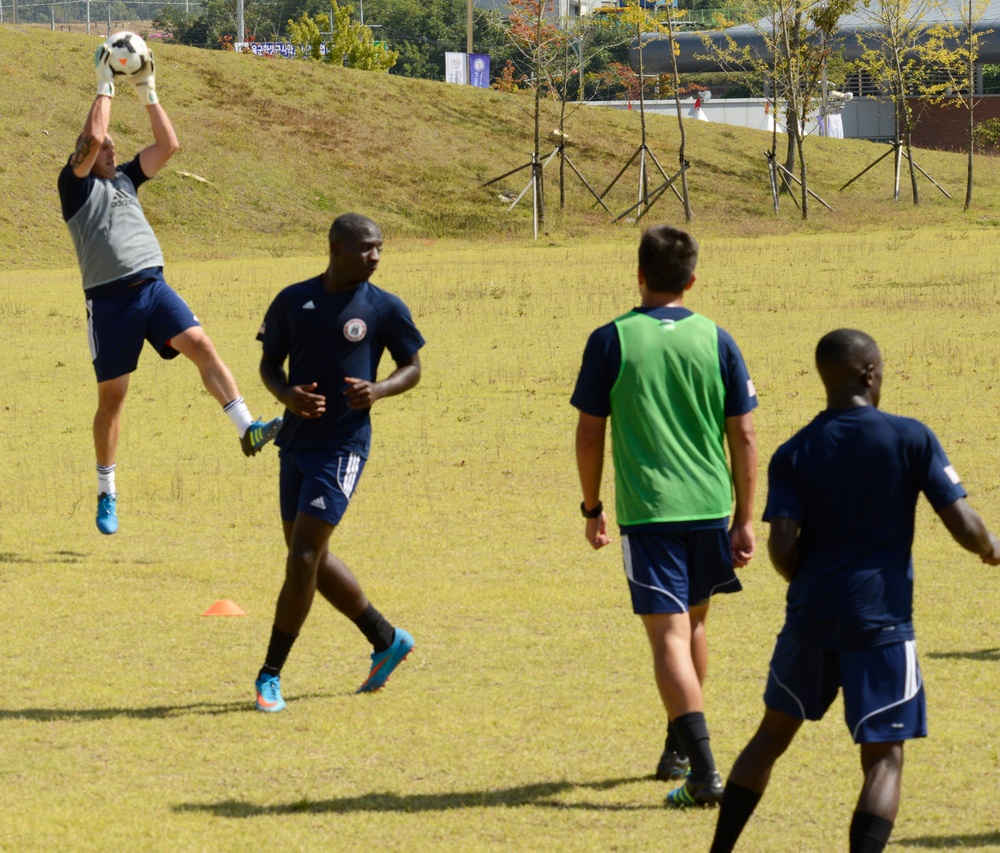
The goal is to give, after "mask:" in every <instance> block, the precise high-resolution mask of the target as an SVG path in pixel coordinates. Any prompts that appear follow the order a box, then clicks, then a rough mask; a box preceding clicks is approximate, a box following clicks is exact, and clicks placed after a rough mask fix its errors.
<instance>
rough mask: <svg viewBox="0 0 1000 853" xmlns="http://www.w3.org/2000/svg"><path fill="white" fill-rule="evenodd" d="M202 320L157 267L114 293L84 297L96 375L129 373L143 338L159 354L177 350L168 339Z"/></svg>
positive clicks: (166, 355) (102, 378)
mask: <svg viewBox="0 0 1000 853" xmlns="http://www.w3.org/2000/svg"><path fill="white" fill-rule="evenodd" d="M198 325H200V324H199V323H198V318H197V317H195V315H194V312H192V311H191V309H190V308H189V307H188V304H187V303H186V302H185V301H184V300H183V299H182V298H181V297H180V296H178V294H177V293H176V292H175V291H174V290H173V288H171V287H170V285H169V284H167V283H166V282H165V281H164V280H163V276H162V274H160V273H155V274H153V275H152V276H151V277H150V278H149V279H148V280H147V281H145V282H143V283H141V284H136V285H133V286H132V287H127V288H125V289H124V290H120V291H118V292H116V293H109V294H105V295H102V296H94V297H92V298H89V299H87V339H88V341H89V342H90V358H91V360H92V361H93V362H94V371H95V372H96V373H97V381H98V382H105V381H107V380H108V379H116V378H117V377H119V376H125V375H127V374H129V373H133V372H134V371H135V369H136V367H138V366H139V354H140V353H141V352H142V346H143V342H144V341H149V343H150V344H152V346H153V348H154V349H155V350H156V351H157V353H159V355H160V358H174V357H175V356H177V355H179V354H180V353H178V351H177V350H175V349H174V348H173V347H171V346H170V339H171V338H174V337H176V336H177V335H179V334H180V333H181V332H184V331H187V330H188V329H190V328H192V327H194V326H198Z"/></svg>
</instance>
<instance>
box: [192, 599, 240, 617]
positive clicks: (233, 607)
mask: <svg viewBox="0 0 1000 853" xmlns="http://www.w3.org/2000/svg"><path fill="white" fill-rule="evenodd" d="M201 615H202V616H246V615H247V614H246V612H245V611H244V610H242V609H241V608H240V606H239V605H238V604H236V603H235V602H233V601H230V600H229V599H228V598H223V599H221V600H219V601H217V602H215V604H213V605H212V606H211V607H209V608H208V610H206V611H205V612H204V613H202V614H201Z"/></svg>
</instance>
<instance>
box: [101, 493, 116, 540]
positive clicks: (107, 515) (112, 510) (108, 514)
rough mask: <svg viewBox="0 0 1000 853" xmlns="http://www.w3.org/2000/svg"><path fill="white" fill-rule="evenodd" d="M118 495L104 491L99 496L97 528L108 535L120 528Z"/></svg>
mask: <svg viewBox="0 0 1000 853" xmlns="http://www.w3.org/2000/svg"><path fill="white" fill-rule="evenodd" d="M117 504H118V496H117V495H109V494H107V492H102V493H101V494H100V495H98V496H97V529H98V530H100V531H101V533H104V534H106V535H108V536H110V535H111V534H112V533H115V532H117V530H118V505H117Z"/></svg>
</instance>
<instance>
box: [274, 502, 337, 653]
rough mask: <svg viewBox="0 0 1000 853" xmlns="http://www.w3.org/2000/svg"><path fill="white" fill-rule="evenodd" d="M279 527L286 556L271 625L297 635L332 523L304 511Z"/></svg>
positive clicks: (311, 595) (311, 593)
mask: <svg viewBox="0 0 1000 853" xmlns="http://www.w3.org/2000/svg"><path fill="white" fill-rule="evenodd" d="M283 526H284V530H285V541H286V542H287V543H288V556H287V558H286V559H285V581H284V583H283V584H282V586H281V592H280V593H279V594H278V604H277V607H276V608H275V613H274V626H275V627H276V628H278V629H279V630H280V631H283V632H284V633H286V634H292V635H297V634H298V633H299V631H301V630H302V626H303V625H304V624H305V621H306V617H307V616H308V615H309V610H310V609H311V608H312V603H313V598H315V595H316V576H317V572H318V567H319V562H320V558H321V557H322V555H323V554H324V553H325V552H326V550H327V542H329V540H330V535H331V534H332V533H333V530H334V526H333V525H332V524H327V522H325V521H322V520H320V519H318V518H316V517H315V516H312V515H307V514H306V513H304V512H300V513H298V515H296V516H295V521H293V522H288V521H286V522H283Z"/></svg>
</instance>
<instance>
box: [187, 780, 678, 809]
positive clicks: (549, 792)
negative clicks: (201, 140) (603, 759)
mask: <svg viewBox="0 0 1000 853" xmlns="http://www.w3.org/2000/svg"><path fill="white" fill-rule="evenodd" d="M653 779H655V777H654V776H652V775H649V776H631V777H625V778H622V779H605V780H604V781H601V782H566V781H561V782H538V783H536V784H534V785H518V786H517V787H515V788H500V789H499V790H496V791H466V792H464V793H446V794H394V793H390V792H373V793H371V794H362V795H361V796H358V797H335V798H332V799H329V800H310V799H302V800H296V801H295V802H292V803H279V804H277V805H271V806H260V805H256V804H255V803H248V802H245V801H241V800H220V801H219V802H217V803H181V804H180V805H176V806H174V807H173V811H175V812H208V813H209V814H212V815H214V816H215V817H232V818H246V817H260V816H262V815H294V814H352V813H354V812H402V813H405V814H412V813H415V812H444V811H451V810H453V809H483V808H511V807H516V806H542V807H543V808H553V809H582V810H585V811H587V810H589V811H616V812H617V811H649V810H653V811H662V806H648V805H623V804H620V803H608V804H604V803H564V802H561V801H560V800H557V799H555V797H556V796H557V795H559V794H566V793H569V792H570V791H609V790H611V789H612V788H617V787H619V786H620V785H631V784H632V783H633V782H648V781H652V780H653Z"/></svg>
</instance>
